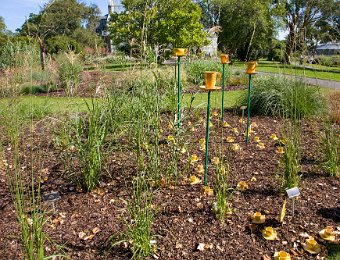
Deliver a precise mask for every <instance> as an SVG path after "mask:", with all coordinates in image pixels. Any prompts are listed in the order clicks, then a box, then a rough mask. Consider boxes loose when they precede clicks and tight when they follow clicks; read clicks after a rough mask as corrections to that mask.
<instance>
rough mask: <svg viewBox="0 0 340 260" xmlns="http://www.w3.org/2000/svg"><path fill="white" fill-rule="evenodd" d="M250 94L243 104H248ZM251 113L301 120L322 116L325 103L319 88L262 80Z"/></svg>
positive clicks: (282, 79) (287, 80) (256, 85)
mask: <svg viewBox="0 0 340 260" xmlns="http://www.w3.org/2000/svg"><path fill="white" fill-rule="evenodd" d="M247 95H248V94H247V93H245V94H244V95H243V97H242V98H241V101H240V104H246V103H247ZM250 100H251V101H250V102H251V112H252V113H258V114H263V115H274V116H281V117H284V118H292V119H301V118H303V117H309V116H313V115H317V114H319V113H320V112H321V111H322V110H323V108H324V100H323V98H322V96H321V94H320V93H319V92H318V89H317V88H313V87H310V86H308V85H306V84H305V83H304V82H302V81H299V80H294V79H291V78H285V77H281V76H265V77H260V78H258V79H257V80H256V81H255V82H254V84H253V88H252V91H251V94H250Z"/></svg>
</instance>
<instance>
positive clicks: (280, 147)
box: [276, 146, 285, 154]
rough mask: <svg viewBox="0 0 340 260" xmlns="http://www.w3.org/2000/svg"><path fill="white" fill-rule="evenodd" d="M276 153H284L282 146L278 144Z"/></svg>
mask: <svg viewBox="0 0 340 260" xmlns="http://www.w3.org/2000/svg"><path fill="white" fill-rule="evenodd" d="M276 153H278V154H284V153H285V150H284V149H283V147H282V146H279V147H278V148H277V149H276Z"/></svg>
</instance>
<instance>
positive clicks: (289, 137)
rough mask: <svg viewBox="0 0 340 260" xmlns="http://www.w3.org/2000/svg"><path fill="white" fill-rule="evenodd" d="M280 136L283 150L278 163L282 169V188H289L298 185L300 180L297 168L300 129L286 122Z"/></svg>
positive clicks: (298, 162) (299, 157) (298, 163)
mask: <svg viewBox="0 0 340 260" xmlns="http://www.w3.org/2000/svg"><path fill="white" fill-rule="evenodd" d="M282 136H283V141H282V143H283V149H284V152H283V154H282V156H281V159H280V164H279V167H280V169H282V176H281V180H282V187H283V188H284V189H290V188H293V187H295V186H298V184H299V181H300V176H299V168H300V160H301V154H300V153H301V151H300V139H301V129H300V127H299V126H298V125H294V124H292V123H291V122H287V123H286V126H285V130H284V132H283V133H282Z"/></svg>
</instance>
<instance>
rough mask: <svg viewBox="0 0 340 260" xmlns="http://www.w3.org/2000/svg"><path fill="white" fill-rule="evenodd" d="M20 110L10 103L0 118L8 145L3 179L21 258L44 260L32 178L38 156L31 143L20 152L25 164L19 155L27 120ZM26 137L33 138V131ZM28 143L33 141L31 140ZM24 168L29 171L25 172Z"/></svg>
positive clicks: (35, 182) (37, 195)
mask: <svg viewBox="0 0 340 260" xmlns="http://www.w3.org/2000/svg"><path fill="white" fill-rule="evenodd" d="M21 111H22V110H21V109H20V108H19V107H18V105H17V104H13V105H12V106H9V107H8V108H7V109H6V110H5V111H4V113H2V114H1V115H0V117H1V120H2V127H4V130H5V133H6V137H7V138H8V143H9V145H8V147H7V148H8V149H7V151H9V152H8V153H7V160H6V163H5V165H6V166H7V168H6V173H7V174H6V177H7V182H8V185H9V187H10V192H11V195H12V200H13V204H14V208H15V213H16V216H17V219H18V222H19V225H20V230H21V239H22V248H23V255H24V257H25V259H29V260H35V259H39V260H42V259H45V242H46V240H47V238H46V235H45V233H44V231H43V225H44V212H43V211H42V209H41V196H40V180H39V179H37V178H36V170H37V169H38V167H39V165H38V163H39V156H37V155H36V154H34V156H33V144H32V143H31V145H30V147H31V148H30V150H29V151H24V152H25V157H26V158H27V159H28V160H29V161H26V160H25V159H24V158H25V157H23V156H22V153H23V151H22V150H21V147H20V139H21V137H22V134H23V128H24V127H25V126H27V118H25V117H26V115H25V114H23V113H21ZM30 122H31V124H30V129H33V118H31V121H30ZM29 134H32V135H33V132H29ZM31 140H34V138H33V137H31ZM27 164H29V167H27ZM26 168H28V169H29V170H25V169H26Z"/></svg>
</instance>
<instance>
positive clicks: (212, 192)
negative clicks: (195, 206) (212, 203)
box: [203, 186, 214, 196]
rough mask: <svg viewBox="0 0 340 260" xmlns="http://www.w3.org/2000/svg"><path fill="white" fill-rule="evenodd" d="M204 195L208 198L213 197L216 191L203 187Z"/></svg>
mask: <svg viewBox="0 0 340 260" xmlns="http://www.w3.org/2000/svg"><path fill="white" fill-rule="evenodd" d="M203 194H204V195H207V196H213V195H214V190H213V189H212V188H210V187H209V186H204V187H203Z"/></svg>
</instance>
